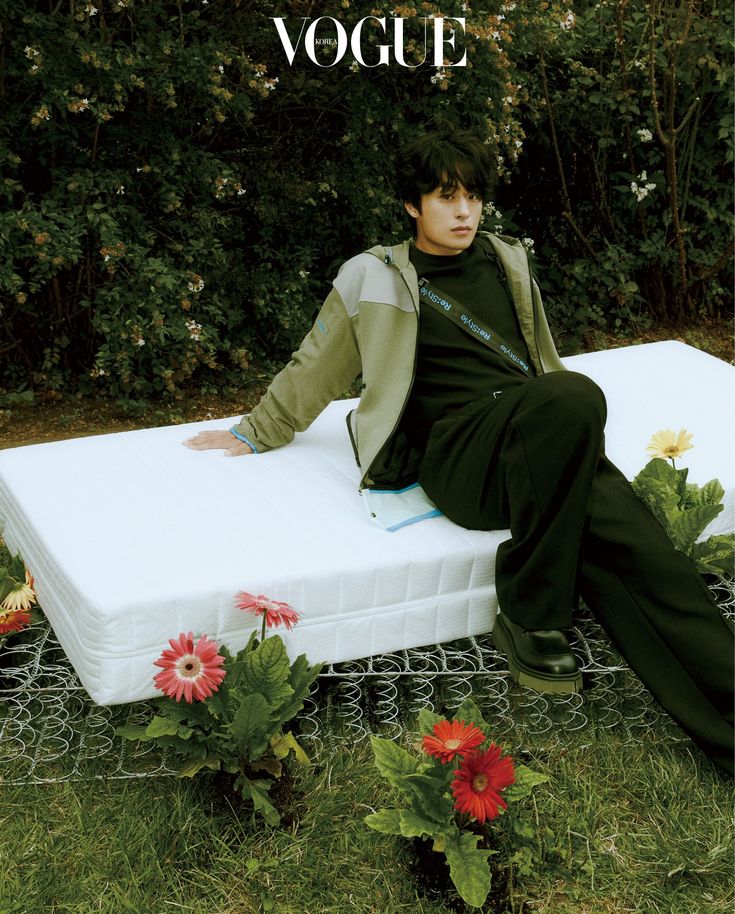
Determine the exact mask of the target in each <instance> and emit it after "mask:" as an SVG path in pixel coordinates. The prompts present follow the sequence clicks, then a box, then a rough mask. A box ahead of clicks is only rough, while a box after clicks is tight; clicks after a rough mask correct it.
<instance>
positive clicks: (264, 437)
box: [235, 233, 563, 487]
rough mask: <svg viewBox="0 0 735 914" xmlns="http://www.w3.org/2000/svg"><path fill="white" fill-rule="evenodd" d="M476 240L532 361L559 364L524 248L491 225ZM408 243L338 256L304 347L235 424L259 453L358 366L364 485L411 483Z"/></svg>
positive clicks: (315, 409)
mask: <svg viewBox="0 0 735 914" xmlns="http://www.w3.org/2000/svg"><path fill="white" fill-rule="evenodd" d="M477 242H478V243H480V244H482V245H487V244H490V245H492V248H493V249H494V251H495V253H496V254H497V255H498V258H499V259H500V261H501V263H502V265H503V267H504V268H505V272H506V276H507V278H508V285H509V288H510V291H511V295H512V297H513V303H514V305H515V308H516V311H517V314H518V320H519V324H520V328H521V332H522V334H523V338H524V340H525V342H526V345H527V346H528V352H529V356H530V359H531V362H532V364H533V367H534V369H535V370H536V372H537V373H539V374H541V373H544V372H549V371H559V370H562V369H563V365H562V364H561V362H560V360H559V356H558V355H557V352H556V348H555V347H554V343H553V340H552V338H551V333H550V332H549V326H548V323H547V321H546V316H545V314H544V310H543V306H542V304H541V296H540V293H539V290H538V286H537V285H536V283H535V281H534V279H533V277H532V274H531V269H530V266H529V262H528V256H527V254H526V250H525V248H524V247H523V245H522V244H521V243H520V242H519V241H517V240H515V239H513V238H507V237H501V236H498V235H489V234H485V233H482V234H478V236H477ZM410 245H411V242H410V241H405V242H403V243H402V244H400V245H398V246H396V247H382V246H380V245H378V246H376V247H373V248H370V250H369V251H364V252H363V253H362V254H358V255H357V256H356V257H353V258H352V259H350V260H348V261H347V262H346V263H345V264H343V265H342V267H341V269H340V270H339V273H338V274H337V277H336V279H335V280H334V282H333V287H332V290H331V291H330V293H329V295H328V296H327V298H326V300H325V302H324V305H323V306H322V309H321V311H320V312H319V315H318V316H317V318H316V321H315V322H314V326H313V327H312V329H311V330H310V332H309V333H308V334H307V336H306V337H305V338H304V341H303V342H302V344H301V346H300V347H299V349H298V350H297V351H296V352H294V353H293V355H292V357H291V361H290V362H289V363H288V365H286V367H285V368H284V369H283V370H282V371H281V372H279V374H278V375H276V377H275V378H274V379H273V381H272V383H271V384H270V386H269V387H268V390H267V391H266V393H265V394H264V395H263V397H262V399H261V400H260V402H259V403H258V405H257V406H256V407H255V408H254V409H253V411H252V412H251V413H250V414H249V415H248V416H245V417H244V418H243V419H242V420H241V421H240V423H239V424H238V425H236V426H235V431H236V432H237V433H238V434H239V435H241V436H243V437H245V438H247V439H248V440H249V441H250V442H252V443H253V444H254V445H255V446H256V448H257V451H258V452H259V453H260V452H262V451H267V450H271V449H272V448H277V447H280V446H281V445H284V444H287V443H288V442H289V441H291V440H292V438H293V436H294V433H295V432H301V431H304V429H306V428H307V427H308V426H309V425H310V424H311V422H313V421H314V419H315V418H316V417H317V416H318V415H319V413H321V411H322V410H323V409H324V407H325V406H327V404H328V403H330V402H331V401H332V400H334V399H336V398H338V397H339V396H340V395H341V394H343V392H344V391H345V390H346V389H347V388H348V387H349V386H350V385H351V384H352V383H353V381H354V380H355V378H356V377H357V376H358V375H359V374H360V373H362V391H361V395H360V402H359V405H358V407H357V409H356V410H355V411H354V412H353V413H351V414H350V417H349V420H348V427H349V431H350V437H351V439H352V444H353V447H354V450H355V457H356V459H357V462H358V465H359V466H360V468H361V469H362V472H363V476H362V480H361V486H367V487H370V486H374V485H378V486H379V487H386V484H387V485H390V483H391V482H398V483H399V484H405V481H406V480H405V478H403V475H402V467H401V464H402V461H403V457H402V455H401V454H400V453H395V452H396V448H395V446H393V445H394V442H395V433H396V431H397V430H398V426H399V422H400V418H401V415H402V413H403V410H404V407H405V405H406V402H407V401H408V397H409V394H410V392H411V386H412V384H413V378H414V372H415V365H416V350H417V341H418V327H419V320H418V314H419V292H418V277H417V275H416V270H415V269H414V267H413V265H412V264H411V262H410V260H409V256H408V252H409V248H410ZM398 450H400V449H398ZM403 463H405V461H403ZM378 470H379V472H378ZM391 476H393V477H394V478H393V479H391ZM376 477H379V478H376ZM414 478H415V477H414Z"/></svg>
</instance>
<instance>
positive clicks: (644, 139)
mask: <svg viewBox="0 0 735 914" xmlns="http://www.w3.org/2000/svg"><path fill="white" fill-rule="evenodd" d="M636 133H637V134H638V139H639V140H640V141H641V143H650V142H651V140H652V139H653V134H652V133H651V131H650V130H649V129H648V128H647V127H641V128H640V129H639V130H636Z"/></svg>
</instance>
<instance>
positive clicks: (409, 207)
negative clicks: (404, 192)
mask: <svg viewBox="0 0 735 914" xmlns="http://www.w3.org/2000/svg"><path fill="white" fill-rule="evenodd" d="M403 205H404V206H405V207H406V212H407V213H408V215H409V216H410V217H411V218H412V219H415V218H416V217H417V216H418V215H419V211H418V210H417V209H416V207H415V206H414V205H413V203H410V202H409V201H408V200H404V203H403Z"/></svg>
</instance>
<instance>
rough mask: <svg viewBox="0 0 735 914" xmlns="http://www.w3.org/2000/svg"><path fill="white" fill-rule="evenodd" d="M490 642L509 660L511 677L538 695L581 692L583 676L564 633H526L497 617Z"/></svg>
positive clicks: (500, 615)
mask: <svg viewBox="0 0 735 914" xmlns="http://www.w3.org/2000/svg"><path fill="white" fill-rule="evenodd" d="M492 634H493V640H494V641H495V644H496V646H497V648H498V650H500V651H502V652H503V653H504V654H505V655H506V657H507V658H508V669H509V670H510V675H511V676H512V677H513V679H515V681H516V682H518V683H520V685H523V686H528V687H529V688H531V689H536V691H537V692H553V693H557V694H559V693H564V692H581V691H582V673H581V672H580V670H579V667H578V666H577V661H576V659H575V657H574V654H573V653H572V650H571V648H570V647H569V642H568V641H567V638H566V635H565V634H564V632H561V631H557V630H553V629H549V630H537V631H526V630H525V629H523V628H521V627H520V625H516V624H515V622H511V621H510V619H509V618H508V617H507V616H504V615H502V614H498V616H497V617H496V619H495V627H494V628H493V633H492Z"/></svg>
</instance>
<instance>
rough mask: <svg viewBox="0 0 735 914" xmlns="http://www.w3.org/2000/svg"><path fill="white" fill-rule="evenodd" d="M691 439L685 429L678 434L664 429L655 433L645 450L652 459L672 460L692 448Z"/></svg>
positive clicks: (690, 435) (691, 436) (692, 436)
mask: <svg viewBox="0 0 735 914" xmlns="http://www.w3.org/2000/svg"><path fill="white" fill-rule="evenodd" d="M693 438H694V435H692V434H691V433H690V432H688V431H687V430H686V429H685V428H683V429H681V431H678V432H675V431H673V429H670V428H665V429H662V430H661V431H660V432H656V434H655V435H654V436H653V437H652V438H651V440H650V441H649V442H648V444H647V445H646V450H647V451H648V453H649V454H651V456H652V457H663V458H664V459H666V458H668V459H669V460H673V459H674V458H675V457H681V455H682V454H683V453H684V451H689V450H691V449H692V448H693V447H694V445H693V444H692V439H693Z"/></svg>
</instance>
